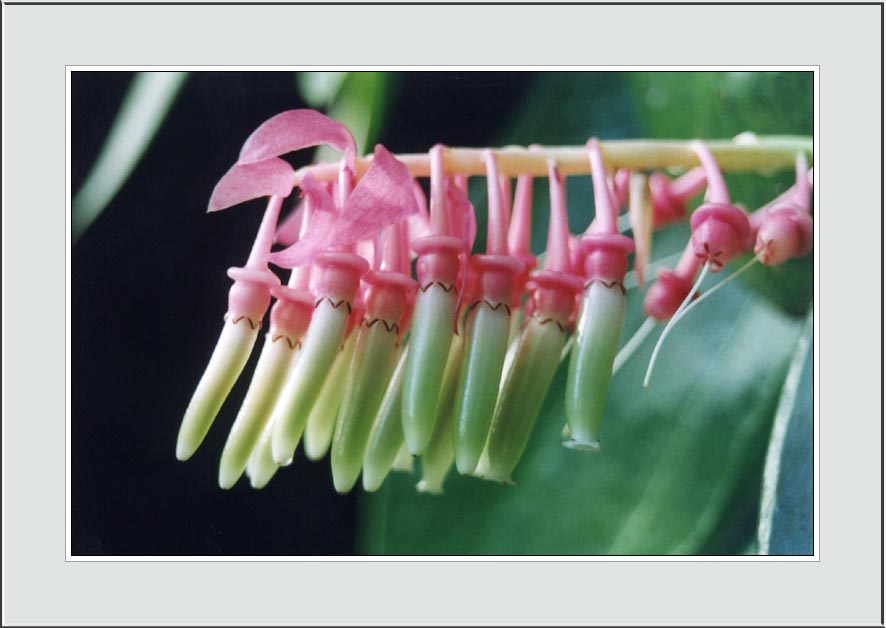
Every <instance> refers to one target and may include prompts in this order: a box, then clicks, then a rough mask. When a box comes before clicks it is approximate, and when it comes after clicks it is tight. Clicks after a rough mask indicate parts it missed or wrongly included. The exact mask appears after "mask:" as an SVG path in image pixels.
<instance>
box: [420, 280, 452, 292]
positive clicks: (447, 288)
mask: <svg viewBox="0 0 886 628" xmlns="http://www.w3.org/2000/svg"><path fill="white" fill-rule="evenodd" d="M431 286H440V287H441V288H443V292H454V291H455V284H449V285H448V286H447V285H446V284H445V283H443V282H441V281H429V282H428V283H426V284H425V285H423V286H419V287H418V289H419V290H421V291H422V292H427V291H428V290H430V288H431Z"/></svg>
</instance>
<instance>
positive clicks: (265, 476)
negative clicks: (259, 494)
mask: <svg viewBox="0 0 886 628" xmlns="http://www.w3.org/2000/svg"><path fill="white" fill-rule="evenodd" d="M275 472H276V469H274V470H273V471H270V472H268V470H264V471H262V472H258V473H256V474H255V475H253V476H250V477H249V486H251V487H252V488H254V489H255V490H258V491H260V490H261V489H263V488H264V487H266V486H267V485H268V482H270V481H271V478H272V477H274V473H275Z"/></svg>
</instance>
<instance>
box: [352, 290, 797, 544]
mask: <svg viewBox="0 0 886 628" xmlns="http://www.w3.org/2000/svg"><path fill="white" fill-rule="evenodd" d="M720 296H721V299H720V302H719V303H718V304H717V305H716V306H715V307H708V306H707V305H705V306H701V307H699V308H698V312H697V315H696V316H694V317H693V320H692V322H691V323H690V322H689V320H688V317H687V321H686V324H685V325H680V326H677V327H676V328H675V329H674V332H673V337H672V338H671V339H670V343H671V344H670V348H669V349H668V350H667V351H664V352H663V354H662V357H661V358H660V362H659V370H658V372H657V373H656V377H655V379H654V380H653V382H652V384H651V386H650V388H649V389H648V390H643V389H642V387H641V382H642V378H643V372H644V370H645V366H646V361H647V360H648V358H649V354H650V352H651V348H652V344H653V343H654V338H650V339H648V340H647V341H646V343H644V345H643V348H642V349H641V350H640V351H639V352H638V353H637V354H636V355H635V356H634V358H633V359H632V360H630V361H629V362H628V363H627V364H625V366H624V367H623V368H622V370H621V371H620V372H619V374H618V376H617V377H616V378H615V379H614V380H613V382H612V385H611V388H610V397H609V401H608V405H607V412H606V418H605V419H604V423H603V428H602V432H601V438H602V442H603V449H602V451H601V452H600V453H599V454H592V453H586V452H576V451H573V450H568V449H566V448H564V447H561V446H560V429H561V428H562V426H563V421H564V414H563V395H564V385H565V368H561V369H560V372H559V373H558V376H557V378H556V380H555V382H554V385H553V386H552V390H551V391H550V394H549V395H548V398H547V400H546V403H545V408H544V411H543V414H542V416H541V417H540V418H539V422H538V424H537V425H536V429H535V431H534V432H533V435H532V439H531V441H530V445H529V447H528V449H527V452H526V454H525V456H524V458H523V460H522V461H521V462H520V464H519V465H518V467H517V469H516V472H515V474H514V479H515V481H516V483H517V486H516V487H511V486H502V485H498V484H493V483H490V482H484V481H481V480H477V479H474V478H464V477H461V476H458V475H457V474H456V473H455V472H454V471H453V472H451V474H450V476H449V478H448V480H447V484H446V487H445V490H446V493H445V494H444V495H442V496H439V497H435V496H428V495H419V494H416V492H415V490H414V488H413V485H414V483H415V482H416V481H417V479H418V478H417V477H404V476H402V475H400V474H395V475H394V476H392V477H390V478H389V479H388V481H387V484H386V485H385V486H383V487H382V489H381V492H380V494H379V495H378V496H365V498H364V500H363V505H364V514H365V526H364V535H363V538H362V539H361V550H362V551H363V552H365V553H368V554H376V553H382V552H384V553H391V554H695V553H704V552H712V553H721V552H730V553H740V552H742V551H743V550H744V548H745V547H746V545H747V543H748V540H749V539H748V538H747V537H748V535H747V534H744V535H743V534H742V533H741V530H740V528H742V529H744V530H748V526H750V530H751V536H752V529H753V526H754V522H755V520H756V505H757V504H756V500H757V492H756V491H755V490H754V488H756V487H759V480H760V471H761V467H762V451H763V449H764V448H765V441H766V437H767V435H768V431H769V426H770V421H771V417H772V414H773V409H774V406H775V402H776V396H777V394H778V391H779V389H780V387H781V379H782V377H783V375H784V371H785V367H786V364H787V361H788V359H789V356H790V353H791V351H792V349H793V346H794V339H795V338H796V335H797V332H798V328H799V325H798V323H797V322H796V321H794V320H793V319H791V318H790V317H787V316H785V315H784V314H781V313H779V312H778V311H777V310H776V309H774V308H773V307H771V306H769V305H767V304H766V303H765V302H763V301H760V300H758V299H755V298H753V296H752V295H750V294H749V293H748V292H747V291H746V290H744V289H742V288H741V287H736V286H735V285H734V284H733V285H730V286H729V287H727V288H724V289H723V290H722V291H721V295H720ZM638 297H639V295H638V294H636V293H632V294H631V298H630V299H629V311H631V312H633V315H632V316H631V320H629V321H628V324H627V325H626V329H627V330H628V331H632V330H633V329H635V328H636V327H638V326H639V323H640V319H641V316H640V315H639V310H640V303H639V298H638ZM722 312H728V313H729V314H728V315H722V314H720V313H722ZM749 489H750V490H749ZM715 537H719V538H721V539H732V542H730V544H729V545H727V546H724V545H723V544H720V545H719V546H718V547H710V544H709V543H710V541H711V540H712V539H713V538H715Z"/></svg>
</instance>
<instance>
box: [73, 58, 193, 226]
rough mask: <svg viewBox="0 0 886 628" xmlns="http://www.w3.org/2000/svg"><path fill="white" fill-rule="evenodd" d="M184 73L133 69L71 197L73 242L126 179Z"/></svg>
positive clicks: (158, 125)
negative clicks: (102, 140)
mask: <svg viewBox="0 0 886 628" xmlns="http://www.w3.org/2000/svg"><path fill="white" fill-rule="evenodd" d="M187 77H188V73H187V72H138V73H136V75H135V77H134V78H133V79H132V85H131V86H130V88H129V91H128V92H127V93H126V97H125V99H124V100H123V104H122V105H121V106H120V111H119V113H118V114H117V117H116V118H115V119H114V123H113V125H112V126H111V130H110V131H109V133H108V138H107V139H106V140H105V143H104V145H103V146H102V149H101V152H100V153H99V156H98V159H97V160H96V162H95V163H94V164H93V166H92V169H91V170H90V171H89V175H88V176H87V177H86V181H85V182H84V183H83V186H82V187H81V188H80V190H78V192H77V194H76V195H75V196H74V200H73V201H72V204H71V205H72V211H71V239H72V240H73V242H75V243H76V242H77V240H78V239H79V238H80V236H81V235H83V232H84V231H86V229H88V228H89V225H91V224H92V222H93V221H94V220H95V219H96V218H98V216H99V214H101V213H102V211H104V209H105V207H107V206H108V203H110V202H111V200H112V199H113V198H114V195H115V194H117V192H118V191H119V190H120V188H121V187H123V184H124V183H126V179H127V178H129V175H130V173H131V172H132V170H133V169H134V168H135V166H136V164H138V161H139V159H141V156H142V155H143V154H144V152H145V150H147V148H148V146H149V145H150V144H151V140H152V139H154V135H156V133H157V130H158V129H159V128H160V125H161V124H162V123H163V120H164V119H165V118H166V114H167V113H168V112H169V108H170V107H171V106H172V103H173V102H175V98H176V96H177V95H178V93H179V91H180V90H181V87H182V85H183V84H184V82H185V79H187Z"/></svg>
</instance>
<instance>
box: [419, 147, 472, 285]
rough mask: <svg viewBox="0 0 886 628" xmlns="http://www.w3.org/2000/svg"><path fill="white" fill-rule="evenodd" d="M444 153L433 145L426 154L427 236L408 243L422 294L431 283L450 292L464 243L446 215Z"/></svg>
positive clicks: (447, 212)
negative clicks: (428, 192) (428, 180)
mask: <svg viewBox="0 0 886 628" xmlns="http://www.w3.org/2000/svg"><path fill="white" fill-rule="evenodd" d="M444 150H445V147H444V146H443V145H441V144H437V145H435V146H434V147H433V148H431V151H430V164H431V202H430V211H429V218H430V224H431V235H428V236H425V237H423V238H419V239H417V240H415V241H413V243H412V250H413V251H415V253H416V254H417V255H418V260H417V262H416V269H415V270H416V276H417V277H418V282H419V286H420V287H421V289H422V290H427V289H428V288H429V287H430V286H431V285H432V284H435V283H436V284H439V285H441V286H442V287H443V289H444V290H446V291H449V290H452V289H454V288H455V286H456V282H457V281H458V277H459V272H460V270H461V261H460V256H461V255H462V254H463V253H464V251H465V241H464V239H463V238H461V237H457V236H456V235H454V234H452V233H453V232H454V231H456V227H457V226H460V225H457V224H453V223H454V222H455V221H454V220H453V218H454V217H453V216H452V215H451V214H450V211H449V187H450V183H449V181H448V180H447V178H446V174H445V172H444V170H443V151H444Z"/></svg>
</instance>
